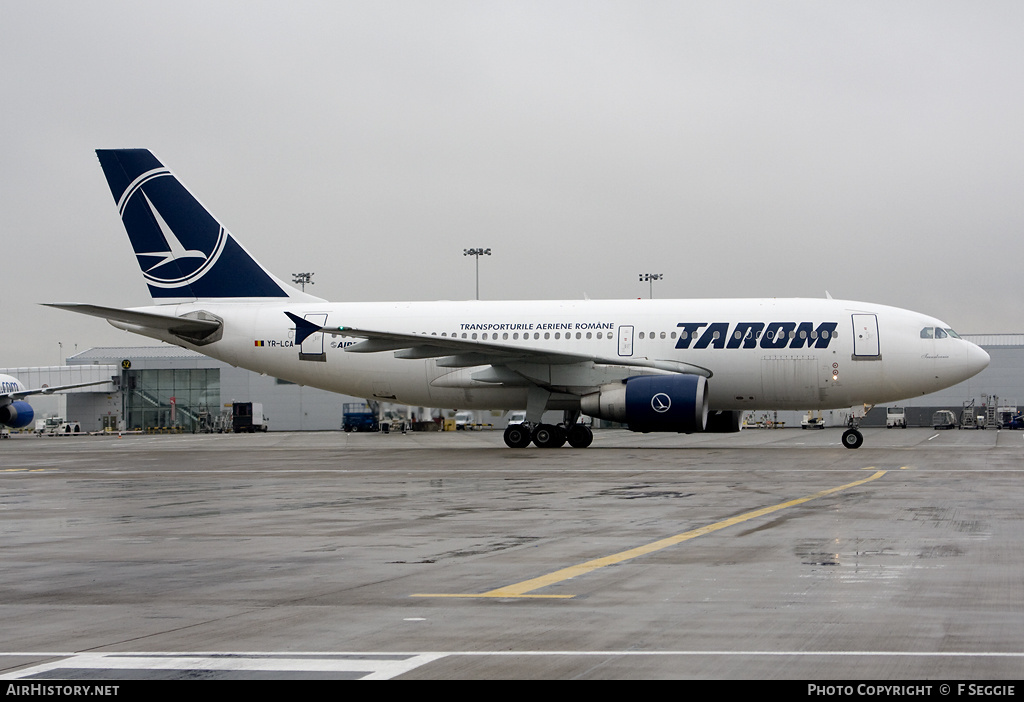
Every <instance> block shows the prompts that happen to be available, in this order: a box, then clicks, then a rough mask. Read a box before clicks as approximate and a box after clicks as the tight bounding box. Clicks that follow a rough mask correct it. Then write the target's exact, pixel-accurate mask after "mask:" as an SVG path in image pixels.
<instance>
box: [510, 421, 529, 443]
mask: <svg viewBox="0 0 1024 702" xmlns="http://www.w3.org/2000/svg"><path fill="white" fill-rule="evenodd" d="M531 438H532V432H530V426H529V425H528V424H509V425H508V426H507V427H505V445H506V446H508V447H509V448H526V447H527V446H529V445H530V439H531Z"/></svg>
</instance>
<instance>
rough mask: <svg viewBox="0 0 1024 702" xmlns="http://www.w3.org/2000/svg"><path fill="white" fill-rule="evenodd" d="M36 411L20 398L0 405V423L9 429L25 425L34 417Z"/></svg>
mask: <svg viewBox="0 0 1024 702" xmlns="http://www.w3.org/2000/svg"><path fill="white" fill-rule="evenodd" d="M35 417H36V413H35V412H33V411H32V405H30V404H29V403H27V402H24V401H22V400H15V401H14V402H12V403H10V404H8V405H4V406H3V407H0V424H3V425H5V426H8V427H10V428H11V429H21V428H22V427H27V426H28V425H29V424H31V423H32V420H33V419H35Z"/></svg>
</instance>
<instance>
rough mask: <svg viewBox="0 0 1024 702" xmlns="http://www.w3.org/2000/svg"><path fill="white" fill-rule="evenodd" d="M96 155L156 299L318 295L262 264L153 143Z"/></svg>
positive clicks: (108, 150) (306, 297) (105, 150)
mask: <svg viewBox="0 0 1024 702" xmlns="http://www.w3.org/2000/svg"><path fill="white" fill-rule="evenodd" d="M96 155H97V156H99V159H100V165H101V166H102V167H103V173H104V175H106V177H107V184H108V185H109V186H110V192H111V194H112V195H113V196H114V201H115V202H116V203H117V209H118V212H119V214H120V215H121V221H122V222H123V223H124V228H125V230H127V232H128V238H129V239H131V242H132V248H134V249H135V256H136V257H137V258H138V261H139V267H140V268H142V275H143V276H144V277H145V279H146V284H147V285H149V292H150V295H152V297H153V299H154V300H155V301H157V302H170V301H171V300H181V299H211V298H212V299H224V298H296V297H301V298H304V299H314V298H312V296H310V295H306V294H305V293H302V292H300V291H299V290H297V289H296V288H293V287H291V286H290V285H287V284H285V283H283V282H281V281H280V280H279V279H278V278H276V277H275V276H273V275H272V274H271V273H270V272H268V271H267V270H266V269H265V268H263V266H261V265H260V264H259V263H257V262H256V260H255V259H254V258H253V257H252V256H250V255H249V253H248V252H247V251H246V250H245V249H244V248H242V246H241V244H239V243H238V242H237V241H235V240H234V238H233V237H232V236H231V234H230V233H229V232H228V231H227V229H225V228H224V227H223V226H222V225H221V224H220V223H219V222H218V221H217V220H216V219H215V218H214V217H213V215H211V214H210V213H209V212H208V211H207V210H206V208H205V207H203V206H202V205H201V204H200V203H199V201H198V200H196V198H195V197H193V196H192V194H191V193H190V192H189V191H188V190H187V189H186V188H185V186H184V185H182V184H181V182H180V181H179V180H178V179H177V178H176V177H175V176H174V174H173V173H171V172H170V170H168V169H167V168H165V167H164V165H163V164H161V163H160V161H158V160H157V158H156V157H155V156H153V154H151V153H150V152H149V151H147V150H146V149H99V150H97V151H96Z"/></svg>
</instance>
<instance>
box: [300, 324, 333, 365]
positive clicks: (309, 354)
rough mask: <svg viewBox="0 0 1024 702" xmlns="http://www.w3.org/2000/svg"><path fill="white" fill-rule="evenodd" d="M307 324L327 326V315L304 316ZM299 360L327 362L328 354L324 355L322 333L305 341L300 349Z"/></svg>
mask: <svg viewBox="0 0 1024 702" xmlns="http://www.w3.org/2000/svg"><path fill="white" fill-rule="evenodd" d="M303 319H305V320H306V321H307V322H312V323H313V324H315V325H317V326H318V327H322V326H324V325H326V324H327V315H326V314H322V313H317V314H307V315H304V316H303ZM299 360H301V361H326V360H327V354H326V353H324V335H323V333H322V332H317V333H316V334H310V335H309V336H308V337H306V339H305V340H303V342H302V345H301V346H300V347H299Z"/></svg>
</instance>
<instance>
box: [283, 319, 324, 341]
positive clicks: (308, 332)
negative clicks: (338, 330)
mask: <svg viewBox="0 0 1024 702" xmlns="http://www.w3.org/2000/svg"><path fill="white" fill-rule="evenodd" d="M285 314H286V315H288V319H290V320H292V321H293V322H295V343H296V344H301V343H302V342H303V341H305V340H306V339H308V338H309V337H311V336H313V335H314V334H316V333H317V332H321V331H323V328H322V327H321V326H320V325H319V324H314V323H313V322H310V321H308V320H305V319H303V318H302V317H300V316H298V315H297V314H292V313H291V312H285Z"/></svg>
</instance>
